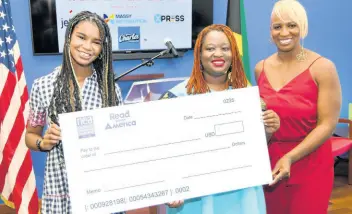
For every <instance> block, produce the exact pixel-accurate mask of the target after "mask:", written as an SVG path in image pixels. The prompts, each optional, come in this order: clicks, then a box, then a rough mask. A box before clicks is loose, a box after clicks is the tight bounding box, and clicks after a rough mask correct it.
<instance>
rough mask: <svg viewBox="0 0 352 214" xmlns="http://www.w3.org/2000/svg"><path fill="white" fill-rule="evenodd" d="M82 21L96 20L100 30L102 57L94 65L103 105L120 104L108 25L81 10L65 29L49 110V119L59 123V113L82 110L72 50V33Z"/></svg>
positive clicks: (94, 14) (99, 18)
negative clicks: (63, 43)
mask: <svg viewBox="0 0 352 214" xmlns="http://www.w3.org/2000/svg"><path fill="white" fill-rule="evenodd" d="M81 21H90V22H93V23H95V24H96V25H97V26H98V29H99V32H100V39H101V45H102V50H101V53H100V54H99V57H97V58H96V59H95V60H94V62H93V67H94V69H95V70H96V74H97V80H98V85H99V91H100V94H101V97H102V107H108V106H116V105H118V103H119V102H118V98H117V95H116V93H115V81H114V76H115V75H114V71H113V67H112V51H111V35H110V30H109V26H108V25H107V24H106V23H105V22H104V20H103V19H102V18H101V17H100V16H98V15H97V14H96V13H91V12H89V11H82V12H80V13H78V14H76V15H75V16H74V17H73V18H72V19H70V21H69V23H68V25H67V29H66V34H65V46H64V51H63V61H62V67H61V71H60V72H59V74H58V76H57V79H56V81H55V83H54V93H53V97H52V100H51V102H50V105H49V110H48V114H49V118H50V119H51V121H52V122H54V123H56V124H59V122H58V114H60V113H64V112H74V111H81V110H82V102H81V98H80V96H81V95H80V89H79V85H78V82H77V80H76V77H75V73H74V72H75V71H74V69H73V66H72V58H71V52H70V42H71V35H72V32H73V30H74V28H75V26H76V25H77V24H78V23H80V22H81Z"/></svg>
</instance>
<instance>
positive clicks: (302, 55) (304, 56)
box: [296, 47, 307, 62]
mask: <svg viewBox="0 0 352 214" xmlns="http://www.w3.org/2000/svg"><path fill="white" fill-rule="evenodd" d="M296 58H297V60H298V61H300V62H303V61H306V59H307V53H306V52H305V51H304V49H303V47H302V48H301V51H300V52H299V54H297V55H296Z"/></svg>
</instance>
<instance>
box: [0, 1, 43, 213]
mask: <svg viewBox="0 0 352 214" xmlns="http://www.w3.org/2000/svg"><path fill="white" fill-rule="evenodd" d="M28 111H29V104H28V90H27V85H26V79H25V75H24V72H23V67H22V59H21V55H20V49H19V45H18V41H17V38H16V34H15V27H14V26H13V24H12V17H11V11H10V2H9V0H0V164H1V165H0V193H1V198H2V199H3V200H4V201H5V203H6V204H7V205H9V206H11V207H14V208H15V209H16V211H17V212H16V213H19V214H22V213H30V214H32V213H33V214H34V213H35V214H38V211H39V208H38V207H39V204H38V194H37V188H36V182H35V176H34V171H33V165H32V159H31V153H30V151H29V149H28V148H27V147H26V143H25V131H26V130H25V127H26V123H27V117H28Z"/></svg>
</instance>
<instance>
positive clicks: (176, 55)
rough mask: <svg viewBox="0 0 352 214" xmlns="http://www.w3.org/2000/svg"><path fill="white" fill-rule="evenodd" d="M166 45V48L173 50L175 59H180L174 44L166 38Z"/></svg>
mask: <svg viewBox="0 0 352 214" xmlns="http://www.w3.org/2000/svg"><path fill="white" fill-rule="evenodd" d="M164 44H165V45H166V47H167V48H168V49H169V50H171V52H172V54H173V55H174V56H175V57H178V53H177V50H176V48H175V46H174V45H173V44H172V42H171V40H170V39H169V38H165V39H164Z"/></svg>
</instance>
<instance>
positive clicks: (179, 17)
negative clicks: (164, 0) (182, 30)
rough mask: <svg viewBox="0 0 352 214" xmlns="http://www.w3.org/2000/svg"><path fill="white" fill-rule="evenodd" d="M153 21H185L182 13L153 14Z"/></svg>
mask: <svg viewBox="0 0 352 214" xmlns="http://www.w3.org/2000/svg"><path fill="white" fill-rule="evenodd" d="M154 21H155V23H165V22H173V23H175V22H183V21H185V16H184V15H161V14H156V15H155V16H154Z"/></svg>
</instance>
